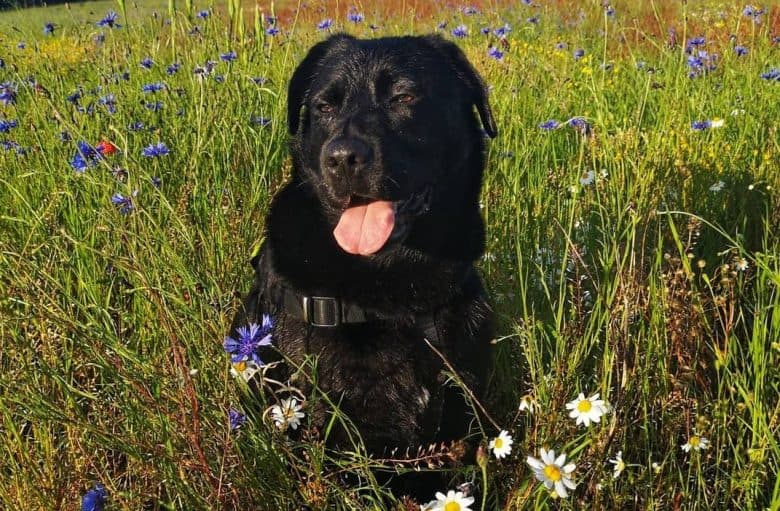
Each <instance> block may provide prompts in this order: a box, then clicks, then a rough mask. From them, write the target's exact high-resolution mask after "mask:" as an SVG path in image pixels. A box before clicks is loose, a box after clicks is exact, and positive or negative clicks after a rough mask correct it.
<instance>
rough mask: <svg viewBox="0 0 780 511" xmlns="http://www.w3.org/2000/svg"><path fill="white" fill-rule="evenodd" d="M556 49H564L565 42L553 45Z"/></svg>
mask: <svg viewBox="0 0 780 511" xmlns="http://www.w3.org/2000/svg"><path fill="white" fill-rule="evenodd" d="M555 49H556V50H565V49H566V43H564V42H560V43H557V44H556V45H555Z"/></svg>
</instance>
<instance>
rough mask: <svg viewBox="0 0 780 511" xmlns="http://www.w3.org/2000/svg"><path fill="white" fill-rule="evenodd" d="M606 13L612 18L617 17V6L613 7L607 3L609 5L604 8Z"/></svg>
mask: <svg viewBox="0 0 780 511" xmlns="http://www.w3.org/2000/svg"><path fill="white" fill-rule="evenodd" d="M604 14H606V15H607V16H609V17H610V18H614V17H615V8H614V7H612V6H611V5H607V7H606V8H605V9H604Z"/></svg>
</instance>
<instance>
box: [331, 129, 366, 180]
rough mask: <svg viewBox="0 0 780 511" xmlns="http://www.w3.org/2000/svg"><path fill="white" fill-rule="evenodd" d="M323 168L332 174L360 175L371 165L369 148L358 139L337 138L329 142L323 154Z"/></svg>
mask: <svg viewBox="0 0 780 511" xmlns="http://www.w3.org/2000/svg"><path fill="white" fill-rule="evenodd" d="M323 157H324V158H323V160H324V161H323V163H324V166H325V168H326V169H327V170H328V171H329V172H332V173H334V174H341V173H347V174H349V175H350V176H353V175H356V174H360V172H361V171H363V169H365V168H366V167H367V166H369V165H370V164H371V160H372V159H373V153H372V151H371V147H370V146H369V145H368V144H367V143H366V142H364V141H362V140H360V139H359V138H337V139H335V140H333V141H332V142H330V143H329V144H328V145H327V146H326V147H325V151H324V154H323Z"/></svg>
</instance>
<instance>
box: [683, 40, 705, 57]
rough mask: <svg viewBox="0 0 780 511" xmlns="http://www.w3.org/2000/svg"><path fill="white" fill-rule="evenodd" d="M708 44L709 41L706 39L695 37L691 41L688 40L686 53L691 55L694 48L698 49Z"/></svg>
mask: <svg viewBox="0 0 780 511" xmlns="http://www.w3.org/2000/svg"><path fill="white" fill-rule="evenodd" d="M706 43H707V40H706V39H704V37H702V36H699V37H693V38H691V39H688V42H687V43H686V44H685V52H686V53H691V52H692V51H693V49H694V48H698V47H699V46H704V45H705V44H706Z"/></svg>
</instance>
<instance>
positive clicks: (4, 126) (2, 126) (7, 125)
mask: <svg viewBox="0 0 780 511" xmlns="http://www.w3.org/2000/svg"><path fill="white" fill-rule="evenodd" d="M17 124H18V123H17V122H16V121H6V120H5V119H0V133H8V132H9V131H11V129H12V128H15V127H16V126H17Z"/></svg>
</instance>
